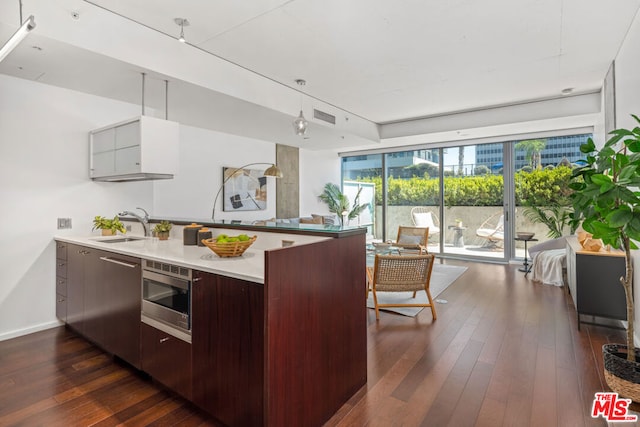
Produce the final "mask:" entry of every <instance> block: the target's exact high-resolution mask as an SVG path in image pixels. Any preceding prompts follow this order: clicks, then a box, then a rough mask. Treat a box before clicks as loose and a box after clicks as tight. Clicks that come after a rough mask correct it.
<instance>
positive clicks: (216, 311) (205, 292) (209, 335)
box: [192, 271, 264, 426]
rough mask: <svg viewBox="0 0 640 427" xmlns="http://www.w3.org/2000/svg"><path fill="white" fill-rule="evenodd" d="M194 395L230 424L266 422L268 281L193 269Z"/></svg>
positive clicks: (249, 424) (256, 424)
mask: <svg viewBox="0 0 640 427" xmlns="http://www.w3.org/2000/svg"><path fill="white" fill-rule="evenodd" d="M192 307H193V308H192V316H193V322H192V346H193V348H192V350H193V401H194V403H196V404H197V405H198V406H200V407H201V408H203V409H205V410H206V411H207V412H209V413H210V414H212V415H213V416H215V417H216V418H217V419H219V420H220V421H222V422H223V423H225V424H227V425H230V426H259V425H263V423H264V421H263V397H264V393H263V387H264V377H263V375H264V374H263V373H264V330H263V328H264V287H263V286H262V285H260V284H257V283H250V282H246V281H243V280H239V279H234V278H230V277H224V276H218V275H215V274H210V273H204V272H200V271H194V272H193V289H192Z"/></svg>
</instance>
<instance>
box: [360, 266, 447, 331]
mask: <svg viewBox="0 0 640 427" xmlns="http://www.w3.org/2000/svg"><path fill="white" fill-rule="evenodd" d="M434 259H435V256H434V255H433V254H425V255H405V256H400V255H376V259H375V263H374V266H373V268H368V269H367V279H368V283H367V297H368V296H369V290H370V291H371V292H372V293H373V302H374V305H375V310H376V320H380V313H379V309H380V308H384V307H429V308H431V315H432V316H433V320H436V319H437V315H436V308H435V306H434V304H433V298H431V292H430V291H429V284H430V281H431V270H432V269H433V262H434ZM419 291H425V293H426V294H427V300H428V302H415V303H385V304H380V303H379V302H378V295H377V293H378V292H413V298H415V297H416V293H417V292H419Z"/></svg>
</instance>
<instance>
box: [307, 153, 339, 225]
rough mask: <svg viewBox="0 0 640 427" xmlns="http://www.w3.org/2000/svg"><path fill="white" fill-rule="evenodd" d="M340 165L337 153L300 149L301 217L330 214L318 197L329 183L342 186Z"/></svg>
mask: <svg viewBox="0 0 640 427" xmlns="http://www.w3.org/2000/svg"><path fill="white" fill-rule="evenodd" d="M340 165H341V163H340V158H339V157H338V154H337V153H336V152H330V151H309V150H303V149H300V216H309V215H311V214H323V213H328V212H329V209H328V208H327V205H326V203H323V202H322V201H320V199H318V196H319V195H320V194H322V191H323V189H324V185H325V184H326V183H327V182H333V183H334V184H336V185H337V186H339V187H340V186H341V183H342V181H341V170H340Z"/></svg>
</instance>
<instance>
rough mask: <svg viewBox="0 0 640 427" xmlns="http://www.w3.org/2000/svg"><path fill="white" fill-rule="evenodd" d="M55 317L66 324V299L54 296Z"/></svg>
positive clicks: (57, 295)
mask: <svg viewBox="0 0 640 427" xmlns="http://www.w3.org/2000/svg"><path fill="white" fill-rule="evenodd" d="M56 317H57V318H58V319H60V320H61V321H63V322H65V323H66V322H67V297H65V296H64V295H60V294H56Z"/></svg>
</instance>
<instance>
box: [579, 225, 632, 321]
mask: <svg viewBox="0 0 640 427" xmlns="http://www.w3.org/2000/svg"><path fill="white" fill-rule="evenodd" d="M624 274H625V258H624V252H623V251H620V250H615V249H613V250H611V251H605V250H604V249H603V250H600V251H599V252H590V251H586V250H584V249H583V248H582V246H580V243H578V240H577V238H576V237H574V236H570V237H568V238H567V279H568V282H569V292H570V293H571V297H572V298H573V304H574V305H575V307H576V312H577V315H578V329H580V324H581V323H597V324H606V323H604V322H603V321H602V319H598V318H604V319H615V320H627V301H626V296H625V293H624V288H623V287H622V285H621V284H620V277H622V276H624ZM583 315H584V316H591V319H590V320H587V321H583V320H582V317H581V316H583Z"/></svg>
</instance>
